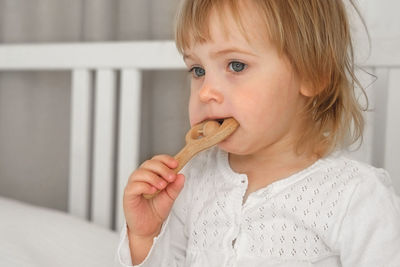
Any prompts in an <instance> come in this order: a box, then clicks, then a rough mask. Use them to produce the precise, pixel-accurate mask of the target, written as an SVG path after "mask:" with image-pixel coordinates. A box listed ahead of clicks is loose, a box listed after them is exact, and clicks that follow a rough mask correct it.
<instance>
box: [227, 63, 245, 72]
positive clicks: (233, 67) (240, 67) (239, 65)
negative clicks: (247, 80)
mask: <svg viewBox="0 0 400 267" xmlns="http://www.w3.org/2000/svg"><path fill="white" fill-rule="evenodd" d="M228 66H229V69H230V70H232V71H234V72H241V71H243V70H244V69H245V68H246V67H247V65H246V64H244V63H242V62H238V61H232V62H230V63H229V65H228Z"/></svg>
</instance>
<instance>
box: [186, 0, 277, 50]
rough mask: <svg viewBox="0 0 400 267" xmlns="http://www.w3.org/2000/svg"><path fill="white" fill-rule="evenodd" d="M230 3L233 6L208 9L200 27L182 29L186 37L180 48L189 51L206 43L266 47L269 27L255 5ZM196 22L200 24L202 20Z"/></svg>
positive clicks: (226, 4) (226, 2) (216, 6)
mask: <svg viewBox="0 0 400 267" xmlns="http://www.w3.org/2000/svg"><path fill="white" fill-rule="evenodd" d="M230 3H232V2H231V1H225V4H220V5H214V6H212V7H211V8H209V9H208V11H207V12H206V13H203V20H202V21H201V24H200V25H199V24H195V23H192V24H190V23H189V24H187V26H186V27H183V28H184V29H183V32H185V33H186V34H185V37H186V45H185V44H183V45H181V47H182V48H183V49H182V50H190V48H193V47H194V46H196V45H199V44H204V43H218V44H223V43H230V44H231V45H232V44H233V45H236V46H252V47H255V46H263V45H267V44H268V43H269V38H268V27H267V23H266V22H265V20H264V19H263V17H262V16H261V14H260V12H259V10H258V9H257V7H256V6H255V4H254V3H253V1H237V5H236V6H235V5H231V4H230ZM199 12H200V11H199ZM194 16H196V15H194ZM195 21H197V22H198V23H199V21H200V19H195ZM178 42H179V41H178ZM178 46H179V44H178Z"/></svg>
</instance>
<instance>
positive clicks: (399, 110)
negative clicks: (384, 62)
mask: <svg viewBox="0 0 400 267" xmlns="http://www.w3.org/2000/svg"><path fill="white" fill-rule="evenodd" d="M399 99H400V68H394V69H391V70H390V72H389V82H388V96H387V110H386V112H387V114H386V115H387V117H386V121H387V123H386V147H385V165H384V167H385V168H386V169H387V170H388V171H389V173H390V175H391V176H392V178H393V181H394V185H395V187H396V189H397V192H398V193H400V164H399V159H400V127H399V125H400V119H399V114H400V105H399V103H398V102H399Z"/></svg>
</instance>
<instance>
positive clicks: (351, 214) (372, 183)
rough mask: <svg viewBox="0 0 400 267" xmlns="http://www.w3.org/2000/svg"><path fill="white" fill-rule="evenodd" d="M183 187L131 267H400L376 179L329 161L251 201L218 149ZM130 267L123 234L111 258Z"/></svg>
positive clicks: (386, 185) (385, 193) (397, 228)
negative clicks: (115, 255)
mask: <svg viewBox="0 0 400 267" xmlns="http://www.w3.org/2000/svg"><path fill="white" fill-rule="evenodd" d="M183 173H184V174H185V177H186V182H185V187H184V189H183V191H182V192H181V194H180V196H179V197H178V199H177V200H176V202H175V204H174V207H173V209H172V212H171V214H170V216H169V217H168V219H167V220H166V221H165V222H164V224H163V227H162V231H161V233H160V235H159V236H158V237H156V238H155V239H154V243H153V247H152V248H151V250H150V252H149V254H148V256H147V258H146V259H145V260H144V261H143V262H142V264H141V265H140V266H194V267H200V266H201V267H206V266H207V267H208V266H218V267H223V266H249V267H250V266H251V267H253V266H254V267H257V266H274V267H277V266H282V267H283V266H287V267H289V266H296V267H302V266H321V267H322V266H323V267H334V266H335V267H336V266H349V267H350V266H351V267H355V266H362V267H364V266H371V267H377V266H393V267H399V266H400V253H399V251H400V200H399V197H398V196H397V195H396V194H395V193H394V190H393V188H392V186H391V180H390V177H389V176H388V174H387V172H386V171H384V170H383V169H376V168H373V167H371V166H369V165H366V164H363V163H360V162H357V161H354V160H350V159H347V158H345V157H341V156H329V157H326V158H322V159H320V160H318V161H317V162H315V163H314V164H313V165H312V166H310V167H308V168H306V169H304V170H302V171H300V172H298V173H296V174H294V175H291V176H290V177H288V178H285V179H282V180H279V181H277V182H274V183H272V184H270V185H269V186H267V187H265V188H262V189H260V190H258V191H256V192H253V193H251V194H250V195H249V196H248V198H247V200H246V201H245V202H244V203H243V197H244V194H245V192H246V189H247V185H248V180H247V176H246V175H244V174H238V173H235V172H233V171H232V169H231V168H230V166H229V161H228V154H227V153H226V152H224V151H222V150H219V149H218V148H212V149H209V150H207V151H205V152H202V153H200V154H199V155H198V156H196V157H195V158H194V159H193V160H192V161H190V162H189V164H188V165H186V167H185V168H184V169H183ZM118 257H119V261H120V263H121V265H122V266H131V255H130V252H129V243H128V238H127V236H126V227H124V228H123V230H122V233H121V243H120V246H119V250H118Z"/></svg>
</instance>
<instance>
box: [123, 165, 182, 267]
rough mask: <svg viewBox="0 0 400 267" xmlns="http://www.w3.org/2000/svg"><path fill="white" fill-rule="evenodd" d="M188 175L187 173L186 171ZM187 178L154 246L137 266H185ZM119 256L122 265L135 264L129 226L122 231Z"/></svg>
mask: <svg viewBox="0 0 400 267" xmlns="http://www.w3.org/2000/svg"><path fill="white" fill-rule="evenodd" d="M184 175H185V177H186V178H187V177H188V174H187V173H184ZM188 188H189V184H188V182H187V180H186V182H185V185H184V188H183V189H182V192H181V193H180V195H179V196H178V198H177V199H176V200H175V203H174V205H173V207H172V210H171V213H170V214H169V216H168V218H167V219H166V220H165V222H164V223H163V225H162V227H161V232H160V234H159V235H158V236H157V237H155V238H154V241H153V246H152V247H151V249H150V251H149V254H148V255H147V257H146V258H145V260H144V261H143V262H142V263H141V264H139V265H136V266H141V267H154V266H159V267H166V266H168V267H180V266H184V264H185V259H186V247H187V234H186V231H185V229H186V228H185V220H186V216H187V203H188V196H190V194H188V190H189V189H188ZM117 258H118V261H119V264H120V265H121V266H133V265H132V261H131V253H130V249H129V239H128V235H127V226H126V224H125V225H124V227H123V229H122V231H121V237H120V243H119V246H118V251H117Z"/></svg>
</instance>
